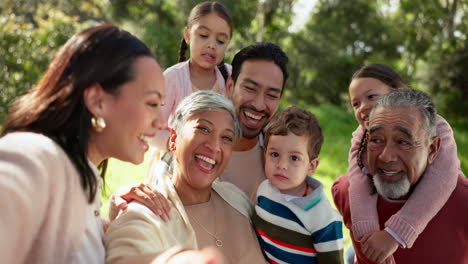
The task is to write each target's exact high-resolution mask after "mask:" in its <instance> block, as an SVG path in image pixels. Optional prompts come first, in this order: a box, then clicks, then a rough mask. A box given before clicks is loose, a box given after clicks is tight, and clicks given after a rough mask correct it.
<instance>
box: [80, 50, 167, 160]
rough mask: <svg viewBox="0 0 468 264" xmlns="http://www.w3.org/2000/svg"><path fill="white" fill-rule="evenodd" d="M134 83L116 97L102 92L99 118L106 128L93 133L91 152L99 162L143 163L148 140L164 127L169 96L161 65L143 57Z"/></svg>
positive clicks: (129, 83) (118, 92)
mask: <svg viewBox="0 0 468 264" xmlns="http://www.w3.org/2000/svg"><path fill="white" fill-rule="evenodd" d="M133 72H134V75H135V77H134V79H133V80H132V81H129V82H127V83H125V84H123V85H122V86H120V87H119V88H118V91H117V93H116V94H110V93H106V92H104V91H103V90H102V88H101V89H100V91H101V92H100V93H101V94H102V96H101V97H96V98H95V99H92V100H95V101H96V102H97V104H99V112H98V114H96V116H98V117H103V118H104V120H105V122H106V128H105V129H104V130H103V131H102V132H95V131H94V130H93V131H92V134H91V143H90V146H89V150H90V151H91V152H92V153H90V156H92V157H96V160H103V159H105V158H109V157H113V158H117V159H120V160H123V161H129V162H132V163H134V164H138V163H141V162H143V158H144V154H145V152H146V151H147V150H148V148H149V146H148V143H147V140H148V138H150V137H154V136H156V132H157V131H158V130H159V129H161V128H162V127H163V121H162V119H163V118H162V112H161V103H162V100H163V97H164V96H165V88H164V77H163V74H162V71H161V68H160V67H159V65H158V64H157V62H156V61H155V60H154V59H153V58H150V57H141V58H138V59H136V60H135V62H134V65H133Z"/></svg>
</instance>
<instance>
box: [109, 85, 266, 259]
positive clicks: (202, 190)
mask: <svg viewBox="0 0 468 264" xmlns="http://www.w3.org/2000/svg"><path fill="white" fill-rule="evenodd" d="M171 127H172V130H171V132H170V138H169V148H170V150H171V151H172V155H171V156H170V157H169V158H171V159H172V162H167V161H166V162H165V161H161V162H159V163H157V164H155V166H153V168H154V170H153V173H155V174H156V177H153V178H157V179H158V181H157V184H155V185H154V186H153V187H154V188H156V189H157V190H158V191H160V192H161V193H162V194H163V195H164V196H165V197H167V199H168V200H169V202H170V204H171V206H172V207H173V209H172V210H171V211H170V220H169V221H167V222H166V221H163V220H162V219H161V218H160V217H159V216H158V215H155V214H153V213H152V212H151V211H150V209H148V208H147V207H145V206H143V205H141V204H139V203H136V202H134V203H131V204H129V207H128V209H127V210H126V211H124V212H122V213H121V215H120V216H119V217H118V218H117V219H116V220H114V221H113V222H112V223H111V225H110V227H109V229H108V231H107V233H106V239H105V242H106V248H107V262H108V263H134V262H138V263H151V262H152V261H158V262H171V261H173V262H174V263H175V262H176V260H177V259H178V257H179V256H180V255H183V254H187V253H189V252H190V250H187V249H195V250H196V249H201V248H205V247H210V246H211V247H213V248H216V249H218V250H219V252H221V253H222V255H223V256H224V258H225V259H226V260H227V262H228V263H262V262H265V259H264V257H263V255H262V253H261V250H260V247H259V244H258V241H257V239H256V237H255V233H254V231H253V229H252V227H251V224H250V220H249V218H250V215H251V213H252V204H251V203H250V201H249V199H248V198H247V197H246V196H245V194H244V193H242V191H240V190H239V189H238V188H237V187H235V186H234V185H232V184H230V183H227V182H220V181H217V178H218V176H219V175H220V174H221V173H222V172H223V170H224V168H225V167H226V165H227V163H228V161H229V159H230V157H231V152H232V146H233V144H234V143H235V141H236V140H237V138H238V137H239V136H240V128H239V124H238V121H237V117H236V114H235V109H234V106H233V105H232V103H231V101H230V100H228V99H227V98H226V97H224V96H222V95H220V94H217V93H214V92H210V91H200V92H196V93H194V94H192V95H190V96H188V97H186V98H185V99H184V100H183V101H182V102H181V103H180V104H179V106H178V107H177V109H176V111H175V113H174V117H173V120H172V123H171ZM167 158H168V156H166V157H164V158H163V159H167ZM167 164H171V165H170V166H171V168H167V166H168V165H167ZM192 261H194V260H192Z"/></svg>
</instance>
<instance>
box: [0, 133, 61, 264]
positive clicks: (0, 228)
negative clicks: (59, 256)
mask: <svg viewBox="0 0 468 264" xmlns="http://www.w3.org/2000/svg"><path fill="white" fill-rule="evenodd" d="M8 136H9V135H7V136H5V137H4V138H2V140H0V178H1V180H0V208H1V214H2V216H1V217H0V263H22V262H24V261H25V258H26V256H27V253H28V251H29V249H30V248H31V246H32V245H33V242H34V238H35V237H36V236H37V234H38V232H39V230H40V228H41V223H42V222H43V221H44V218H45V217H46V216H45V213H46V212H47V205H48V199H47V195H46V194H47V193H49V192H50V191H51V190H50V189H49V187H50V184H49V179H50V177H53V172H51V170H50V168H52V167H53V166H51V164H50V161H51V160H52V161H54V159H53V158H52V156H51V154H50V153H49V151H48V150H47V149H43V148H41V147H40V146H38V144H34V142H27V141H26V139H27V138H26V137H24V138H18V140H15V139H13V140H8V139H6V137H8ZM10 139H11V137H10ZM32 139H33V140H36V139H37V138H32ZM29 143H31V144H29ZM33 146H37V148H36V149H34V147H33ZM29 150H30V151H29ZM47 160H49V162H48V163H47V162H46V161H47ZM55 161H56V160H55ZM56 184H61V182H60V179H57V183H56ZM62 184H63V183H62Z"/></svg>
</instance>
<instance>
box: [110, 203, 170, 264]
mask: <svg viewBox="0 0 468 264" xmlns="http://www.w3.org/2000/svg"><path fill="white" fill-rule="evenodd" d="M171 211H173V210H171ZM174 211H175V210H174ZM167 225H168V224H167V223H164V222H163V221H162V220H161V219H160V217H159V216H157V215H155V214H153V213H152V212H151V211H150V210H149V209H148V208H146V207H145V206H143V205H141V204H138V203H131V204H130V205H129V207H128V208H127V210H125V212H123V213H122V214H121V215H120V216H119V217H118V218H117V219H116V220H114V221H113V222H111V224H110V226H109V228H108V229H107V232H106V235H105V246H106V263H112V262H114V261H116V260H118V259H119V258H122V257H127V256H140V255H147V254H155V255H156V254H159V253H163V252H164V251H165V250H168V249H170V248H171V247H172V246H176V245H178V243H177V241H175V238H174V237H172V236H168V232H165V230H167Z"/></svg>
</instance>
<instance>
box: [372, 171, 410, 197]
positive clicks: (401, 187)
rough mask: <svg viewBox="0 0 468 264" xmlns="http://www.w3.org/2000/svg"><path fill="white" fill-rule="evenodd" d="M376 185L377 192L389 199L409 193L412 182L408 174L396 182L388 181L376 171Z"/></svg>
mask: <svg viewBox="0 0 468 264" xmlns="http://www.w3.org/2000/svg"><path fill="white" fill-rule="evenodd" d="M374 185H375V188H376V189H377V192H378V193H379V194H380V195H382V196H383V197H385V198H388V199H398V198H400V197H403V196H405V195H407V194H408V192H409V190H410V188H411V183H410V182H409V180H408V177H406V176H403V177H402V178H401V179H400V180H398V181H395V182H387V181H384V180H382V179H381V178H380V175H379V173H376V174H375V176H374Z"/></svg>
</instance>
